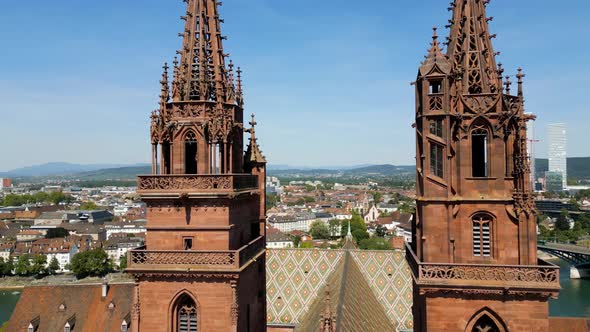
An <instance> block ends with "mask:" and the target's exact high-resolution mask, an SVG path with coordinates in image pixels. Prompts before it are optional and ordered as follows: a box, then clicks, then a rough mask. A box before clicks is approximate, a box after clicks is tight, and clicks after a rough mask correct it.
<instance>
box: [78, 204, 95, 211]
mask: <svg viewBox="0 0 590 332" xmlns="http://www.w3.org/2000/svg"><path fill="white" fill-rule="evenodd" d="M97 209H98V205H96V204H95V203H94V202H84V203H82V204H80V210H89V211H90V210H97Z"/></svg>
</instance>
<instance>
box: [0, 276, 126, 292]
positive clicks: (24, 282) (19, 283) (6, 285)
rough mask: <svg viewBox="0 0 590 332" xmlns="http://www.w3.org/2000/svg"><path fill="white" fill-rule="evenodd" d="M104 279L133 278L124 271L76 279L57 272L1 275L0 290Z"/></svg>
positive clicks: (89, 282)
mask: <svg viewBox="0 0 590 332" xmlns="http://www.w3.org/2000/svg"><path fill="white" fill-rule="evenodd" d="M104 279H106V280H107V281H108V282H110V283H112V282H116V283H121V282H133V278H131V277H130V276H129V275H127V274H125V273H111V274H109V275H107V276H106V277H105V278H98V277H89V278H84V279H80V280H78V279H76V276H74V275H73V274H59V275H52V276H46V277H44V278H41V279H37V278H35V277H3V278H0V291H3V290H4V291H9V290H23V289H24V288H25V287H29V286H51V285H84V284H96V283H101V282H103V280H104Z"/></svg>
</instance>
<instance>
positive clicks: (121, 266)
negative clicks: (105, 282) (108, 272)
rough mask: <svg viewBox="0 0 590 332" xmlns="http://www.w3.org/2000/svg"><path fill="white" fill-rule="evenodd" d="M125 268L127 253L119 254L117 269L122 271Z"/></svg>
mask: <svg viewBox="0 0 590 332" xmlns="http://www.w3.org/2000/svg"><path fill="white" fill-rule="evenodd" d="M126 268H127V255H123V256H121V258H119V270H121V271H124V270H125V269H126Z"/></svg>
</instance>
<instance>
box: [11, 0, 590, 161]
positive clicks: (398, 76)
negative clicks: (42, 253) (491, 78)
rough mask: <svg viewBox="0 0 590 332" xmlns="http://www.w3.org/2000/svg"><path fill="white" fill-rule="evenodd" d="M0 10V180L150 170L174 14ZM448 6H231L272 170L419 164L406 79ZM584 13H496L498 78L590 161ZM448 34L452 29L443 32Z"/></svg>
mask: <svg viewBox="0 0 590 332" xmlns="http://www.w3.org/2000/svg"><path fill="white" fill-rule="evenodd" d="M0 6H1V10H0V42H1V45H2V48H1V51H0V100H1V101H2V102H1V103H0V151H1V152H0V171H5V170H9V169H13V168H16V167H21V166H26V165H31V164H39V163H45V162H52V161H68V162H76V163H137V162H146V161H148V160H149V156H150V152H149V151H150V150H149V146H148V144H149V143H148V137H149V135H148V129H149V128H148V127H149V126H148V119H149V113H150V111H151V110H153V109H154V108H155V107H156V105H157V95H158V93H159V84H158V81H159V79H160V74H161V65H162V63H163V62H164V61H169V62H170V61H171V60H172V57H173V56H174V52H175V50H176V49H177V48H179V46H180V42H181V40H180V38H178V37H176V36H177V33H178V32H180V31H181V30H182V28H183V27H182V23H181V21H180V20H179V18H178V17H179V16H180V15H181V14H183V12H184V5H183V3H182V1H180V0H178V1H176V0H166V1H162V0H101V1H79V0H60V1H44V0H43V1H42V0H29V1H5V2H4V3H2V4H1V5H0ZM447 7H448V1H441V0H421V1H401V0H373V1H370V2H362V1H352V0H323V1H318V0H297V1H295V0H290V1H287V0H225V1H224V5H223V6H222V7H221V16H222V17H223V18H224V19H225V22H226V23H225V24H224V25H223V32H224V34H225V35H227V36H229V40H228V41H226V43H225V48H226V52H228V53H230V54H231V56H232V59H233V60H234V62H236V63H237V64H239V65H241V66H242V68H243V70H244V72H245V74H244V76H245V89H246V112H247V113H251V112H254V113H256V115H257V119H258V123H259V128H258V131H257V133H258V135H259V137H260V140H259V141H260V143H261V146H262V149H263V150H264V152H265V154H266V155H267V158H268V159H269V161H270V163H272V164H289V165H306V166H328V165H355V164H366V163H394V164H412V163H413V156H414V136H413V133H412V130H411V128H410V125H411V124H412V122H413V114H414V92H413V89H412V87H411V86H410V82H411V81H413V80H414V79H415V76H416V73H417V68H418V65H419V62H420V61H421V60H422V58H423V56H424V55H425V54H426V50H427V48H428V43H429V42H430V36H431V33H432V30H431V28H432V27H433V26H435V25H436V26H439V27H443V26H444V25H445V24H446V21H447V20H448V19H449V18H450V13H449V12H448V11H447ZM588 12H590V2H588V1H587V0H571V1H568V4H567V6H566V5H556V4H555V2H554V1H549V0H518V1H515V0H494V1H492V3H491V5H490V6H489V10H488V15H489V16H494V18H495V19H494V21H493V22H492V23H491V30H492V33H496V34H497V35H498V38H497V39H496V40H495V42H494V46H495V49H496V51H501V52H502V54H501V55H500V57H499V60H500V62H502V63H503V64H504V65H505V68H506V69H507V73H510V74H513V73H515V72H516V68H518V66H522V67H523V68H524V70H525V73H526V74H527V77H526V79H525V98H526V102H527V103H526V106H527V110H528V111H529V112H533V113H535V114H537V115H538V117H539V119H538V121H537V123H536V127H537V134H538V135H537V136H538V137H537V138H539V139H541V140H543V141H542V142H541V143H540V144H539V145H538V146H537V151H538V152H539V156H544V155H545V151H546V148H545V145H546V142H545V141H544V138H545V136H546V135H545V131H546V124H547V123H550V122H565V123H567V125H568V130H569V134H568V139H569V146H568V153H569V155H570V156H590V148H588V146H587V145H586V144H587V143H586V141H587V134H586V132H585V130H586V129H587V128H588V127H589V126H588V124H589V123H590V115H589V114H590V108H589V107H588V95H590V92H589V91H588V89H589V88H590V85H589V84H588V83H587V82H586V81H587V80H588V79H587V77H588V75H589V74H590V65H589V64H588V55H589V51H590V45H589V44H588V43H587V42H586V40H587V36H588V35H589V33H590V27H589V25H588V24H587V13H588ZM439 31H440V34H442V35H446V34H447V31H446V29H442V30H439Z"/></svg>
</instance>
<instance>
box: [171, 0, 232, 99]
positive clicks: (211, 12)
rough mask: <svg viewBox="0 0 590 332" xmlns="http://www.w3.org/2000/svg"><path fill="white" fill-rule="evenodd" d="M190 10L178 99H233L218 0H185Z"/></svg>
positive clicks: (181, 61)
mask: <svg viewBox="0 0 590 332" xmlns="http://www.w3.org/2000/svg"><path fill="white" fill-rule="evenodd" d="M184 1H185V2H186V3H187V12H186V15H185V16H181V19H182V20H184V21H186V24H185V30H184V32H183V33H181V34H180V36H182V37H183V46H182V49H181V50H180V51H179V52H178V53H179V54H180V63H179V65H178V77H176V78H175V83H176V84H178V91H177V92H178V95H177V96H175V101H216V102H224V103H225V102H231V101H230V99H232V98H231V92H230V91H231V90H233V87H232V86H230V82H229V77H228V76H229V75H228V70H227V68H226V64H225V58H226V56H227V55H226V54H225V53H224V52H223V43H222V40H223V39H225V37H223V36H222V35H221V27H220V24H221V22H223V20H221V19H220V18H219V15H218V10H217V6H220V5H221V2H218V1H217V0H184Z"/></svg>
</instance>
